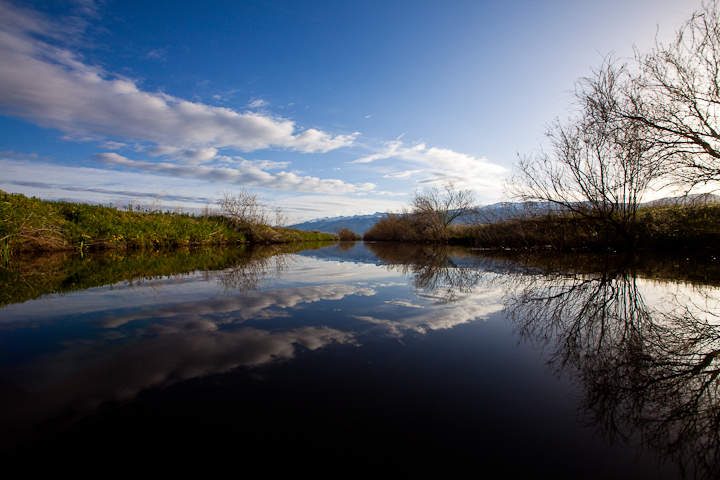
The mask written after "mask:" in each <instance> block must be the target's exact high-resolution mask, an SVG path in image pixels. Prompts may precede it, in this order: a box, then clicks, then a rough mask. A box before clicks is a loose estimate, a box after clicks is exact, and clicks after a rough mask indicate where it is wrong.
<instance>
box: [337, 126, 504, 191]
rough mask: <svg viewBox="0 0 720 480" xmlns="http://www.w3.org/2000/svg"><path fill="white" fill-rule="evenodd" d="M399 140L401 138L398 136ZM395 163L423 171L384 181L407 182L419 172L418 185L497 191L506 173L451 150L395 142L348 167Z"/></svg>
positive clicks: (407, 171) (391, 174) (486, 161)
mask: <svg viewBox="0 0 720 480" xmlns="http://www.w3.org/2000/svg"><path fill="white" fill-rule="evenodd" d="M401 136H402V135H401ZM384 159H397V160H402V161H404V162H406V163H409V164H412V165H420V166H422V167H423V169H422V170H405V171H401V172H397V173H390V174H386V175H385V176H384V178H396V179H397V178H406V177H409V176H411V175H413V174H416V173H419V172H421V171H424V172H427V176H426V177H425V178H424V179H421V180H419V181H417V182H416V183H417V184H423V183H432V182H438V181H442V180H444V179H448V178H449V179H453V180H455V181H456V184H457V185H458V186H459V187H461V188H479V187H480V188H483V189H485V190H488V189H497V190H499V188H500V184H501V183H502V181H503V179H504V177H505V175H506V174H507V169H505V168H504V167H501V166H500V165H496V164H494V163H492V162H490V161H489V160H488V159H486V158H475V157H473V156H471V155H467V154H465V153H459V152H455V151H453V150H450V149H444V148H436V147H431V148H428V147H427V145H425V144H424V143H418V144H416V145H413V146H409V147H408V146H405V144H403V142H402V141H400V139H399V138H398V139H397V140H395V141H392V142H388V143H386V144H385V148H384V149H382V150H381V151H380V152H378V153H374V154H372V155H367V156H365V157H362V158H358V159H357V160H353V161H352V162H350V163H370V162H374V161H376V160H384Z"/></svg>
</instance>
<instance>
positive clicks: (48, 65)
mask: <svg viewBox="0 0 720 480" xmlns="http://www.w3.org/2000/svg"><path fill="white" fill-rule="evenodd" d="M0 31H2V33H3V34H2V35H0V65H2V68H1V69H0V104H1V105H2V106H3V107H4V108H5V109H6V111H9V112H11V113H13V114H15V115H17V116H21V117H23V118H26V119H28V120H30V121H33V122H35V123H38V124H40V125H42V126H46V127H52V128H56V129H58V130H61V131H63V132H65V133H66V134H68V135H71V136H76V137H83V136H90V137H95V138H98V139H102V138H104V137H107V136H111V137H118V136H119V137H124V138H128V139H133V140H136V141H140V142H149V143H154V144H158V145H180V146H184V147H186V148H188V147H198V146H199V147H203V148H208V147H212V148H223V147H232V148H237V149H240V150H243V151H252V150H258V149H264V148H281V149H290V150H295V151H300V152H327V151H329V150H333V149H336V148H341V147H347V146H350V145H352V144H353V142H354V139H355V137H356V135H357V133H353V134H349V135H332V134H329V133H326V132H323V131H320V130H316V129H312V128H311V129H307V130H298V128H297V127H296V125H295V123H294V122H293V121H291V120H289V119H285V118H281V117H274V116H270V115H267V114H262V113H254V112H250V111H246V112H238V111H235V110H232V109H229V108H222V107H214V106H209V105H205V104H203V103H198V102H190V101H187V100H184V99H182V98H177V97H173V96H171V95H167V94H164V93H160V92H158V93H153V92H146V91H142V90H141V89H140V88H139V87H138V85H137V84H136V83H135V81H133V80H132V79H130V78H124V77H121V76H117V75H112V74H111V73H110V72H106V71H104V70H103V69H102V68H100V67H97V66H93V65H88V64H86V63H84V61H83V59H82V58H81V57H80V56H78V55H77V54H76V53H74V52H73V51H72V50H70V49H69V48H67V47H65V46H63V45H64V42H63V39H64V38H68V37H69V36H68V35H67V32H65V31H63V29H62V28H61V27H58V26H57V25H54V24H51V23H50V22H48V21H47V20H45V19H44V18H43V17H42V16H40V15H39V14H37V13H35V12H32V11H30V10H26V9H23V8H19V7H15V6H13V5H11V4H9V3H5V2H0ZM51 40H52V42H53V43H50V41H51Z"/></svg>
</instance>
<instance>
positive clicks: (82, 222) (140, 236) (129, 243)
mask: <svg viewBox="0 0 720 480" xmlns="http://www.w3.org/2000/svg"><path fill="white" fill-rule="evenodd" d="M334 239H336V237H335V236H334V235H331V234H322V233H319V232H302V231H299V230H289V229H277V228H272V227H270V226H266V225H260V226H257V228H255V229H254V231H253V236H252V239H251V240H252V242H253V243H293V242H307V241H324V240H334ZM245 242H248V235H246V234H245V232H244V231H243V229H242V228H239V227H238V225H237V223H235V222H233V221H231V220H229V219H227V218H225V217H223V216H219V215H218V216H194V215H190V214H186V213H181V214H174V213H168V212H160V211H157V210H151V209H142V208H137V207H136V208H135V209H131V208H128V209H126V210H120V209H117V208H114V207H111V206H102V205H87V204H82V203H70V202H65V201H62V200H60V201H55V202H51V201H43V200H40V199H38V198H35V197H32V198H28V197H26V196H25V195H22V194H10V193H6V192H3V191H0V254H1V255H2V257H5V258H7V257H9V256H10V255H14V254H18V253H21V252H38V251H63V250H80V251H85V250H113V249H123V250H134V249H160V248H172V247H189V246H200V245H227V244H239V243H245Z"/></svg>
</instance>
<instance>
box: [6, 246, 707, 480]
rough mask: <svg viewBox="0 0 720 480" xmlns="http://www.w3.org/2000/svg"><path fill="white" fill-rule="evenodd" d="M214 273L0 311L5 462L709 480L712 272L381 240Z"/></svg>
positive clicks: (239, 260) (240, 261)
mask: <svg viewBox="0 0 720 480" xmlns="http://www.w3.org/2000/svg"><path fill="white" fill-rule="evenodd" d="M82 261H85V262H89V261H91V259H89V258H88V259H80V260H78V262H82ZM118 261H119V260H118ZM124 261H126V260H124ZM708 261H709V262H712V261H714V259H710V260H708ZM210 263H212V262H210ZM221 264H222V265H223V268H221V269H212V268H210V269H200V270H196V271H186V272H185V273H182V274H174V275H167V274H166V275H154V276H152V277H149V278H148V277H146V278H142V277H140V278H134V279H132V280H124V281H120V282H118V283H115V284H112V285H105V286H101V287H94V288H89V289H86V290H80V291H75V290H78V289H77V288H71V287H68V288H66V289H65V290H63V291H62V292H63V293H59V294H43V295H42V296H40V297H39V298H36V299H34V300H27V301H22V302H21V303H13V300H12V299H10V300H6V303H7V305H6V306H5V307H4V308H2V309H0V405H1V406H2V408H1V409H0V432H1V433H2V437H0V448H1V449H2V450H1V451H2V454H3V457H4V459H5V461H10V460H21V461H25V460H31V459H34V458H48V457H52V458H56V459H59V460H66V461H68V459H69V458H74V457H76V456H77V454H78V452H82V455H83V456H85V455H92V456H93V458H100V457H102V458H106V457H107V458H115V459H117V458H122V459H123V461H124V462H132V461H133V460H134V459H137V458H147V459H151V460H153V461H155V462H159V461H163V462H171V461H172V462H177V461H188V460H190V459H194V460H196V461H209V460H210V459H214V460H213V462H217V461H232V462H233V463H236V464H238V465H247V464H250V463H252V464H255V465H263V468H264V469H265V471H266V472H271V471H278V470H283V469H284V470H287V471H289V472H295V473H299V472H301V471H308V470H307V469H312V470H310V471H312V472H314V473H320V472H337V474H338V476H343V472H344V473H355V472H361V471H362V472H366V473H373V472H374V473H378V474H380V475H381V476H386V475H394V474H401V473H407V472H409V471H416V470H422V471H428V472H430V471H437V472H440V473H442V474H443V475H454V474H455V473H462V472H466V470H467V468H468V467H470V468H471V469H472V472H473V473H474V474H475V476H480V477H486V478H554V479H557V478H635V479H638V478H679V477H683V476H686V477H689V478H693V477H699V478H705V477H708V478H710V477H713V476H715V475H717V474H718V466H717V460H718V459H717V455H718V444H719V442H718V422H719V421H720V420H718V419H719V418H720V403H719V402H718V381H717V379H716V376H717V373H718V371H719V370H718V366H717V362H718V358H717V356H718V355H720V353H718V352H720V327H717V326H716V324H717V323H720V322H718V317H717V313H718V304H717V303H718V302H717V300H718V298H720V295H718V290H717V288H716V287H715V286H714V285H716V284H717V282H715V280H716V279H714V278H712V275H710V276H708V275H709V274H708V273H707V272H705V273H703V274H700V275H699V277H700V280H698V279H688V278H684V279H682V280H678V279H677V278H673V275H672V274H667V273H664V272H665V271H666V270H667V269H668V268H669V269H670V270H671V271H672V268H671V267H673V266H671V267H668V268H666V267H665V266H663V265H662V264H661V263H656V264H652V265H651V266H649V267H646V268H645V270H643V269H642V268H641V267H638V265H637V263H636V261H635V260H632V259H631V260H628V259H619V258H617V257H608V258H597V257H576V258H574V259H565V258H562V259H560V258H558V257H557V256H556V257H553V258H544V259H543V258H540V257H536V258H532V259H527V258H526V259H522V260H521V261H518V260H510V259H498V258H488V257H484V256H482V255H481V253H480V252H476V251H470V250H463V249H453V250H448V249H438V248H430V247H413V246H402V247H399V246H392V245H379V244H356V245H340V246H339V245H333V246H328V247H324V248H320V249H315V250H304V251H299V252H295V253H280V254H276V255H271V254H267V253H265V254H262V255H255V256H253V255H249V254H248V255H246V254H238V255H237V256H235V257H232V259H230V260H228V259H227V258H224V260H223V261H222V262H221ZM98 265H100V263H98ZM102 265H103V268H113V267H112V266H113V264H112V262H111V261H104V263H102ZM674 267H677V266H676V265H675V266H674ZM99 268H100V267H97V268H94V267H93V268H89V269H87V272H93V274H95V275H97V274H98V269H99ZM186 270H187V269H186ZM711 271H712V269H711ZM83 275H85V276H89V275H90V273H85V274H76V275H75V274H74V275H73V277H72V278H73V280H72V281H69V280H63V285H66V286H72V285H75V282H77V283H78V284H80V283H82V281H83V278H82V277H83ZM12 278H14V280H13V283H14V284H15V286H17V285H20V282H21V281H22V278H23V277H22V275H20V276H16V277H12ZM28 278H29V277H28ZM33 278H36V277H33ZM100 283H102V282H100ZM7 288H8V289H9V287H7ZM46 288H47V289H50V290H52V289H55V290H59V289H58V288H56V287H47V286H46ZM33 296H34V295H32V294H27V295H26V297H27V298H32V297H33ZM19 301H20V300H18V302H19Z"/></svg>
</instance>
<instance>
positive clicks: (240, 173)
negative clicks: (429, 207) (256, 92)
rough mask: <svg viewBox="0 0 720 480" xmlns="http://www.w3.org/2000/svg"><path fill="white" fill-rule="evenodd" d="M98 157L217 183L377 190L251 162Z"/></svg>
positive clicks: (305, 189)
mask: <svg viewBox="0 0 720 480" xmlns="http://www.w3.org/2000/svg"><path fill="white" fill-rule="evenodd" d="M94 159H95V160H96V161H97V162H99V163H101V164H103V165H108V166H120V167H125V168H130V169H133V170H139V171H143V172H152V173H157V174H159V175H167V176H171V177H178V178H189V179H198V180H204V181H207V182H213V183H229V184H233V185H251V186H257V187H264V188H271V189H277V190H292V191H297V192H312V193H332V194H348V193H360V192H366V191H369V190H373V189H374V188H375V184H373V183H358V184H351V183H345V182H343V181H342V180H336V179H320V178H317V177H309V176H299V175H297V174H295V173H293V172H285V171H281V172H278V173H275V174H270V173H268V172H265V171H263V170H261V169H260V168H258V167H256V166H253V165H248V166H246V167H245V168H242V169H235V168H229V167H212V166H207V165H197V166H189V165H176V164H174V163H166V162H163V163H160V162H158V163H155V162H144V161H140V160H131V159H129V158H126V157H123V156H122V155H118V154H117V153H114V152H106V153H101V154H99V155H95V156H94Z"/></svg>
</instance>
